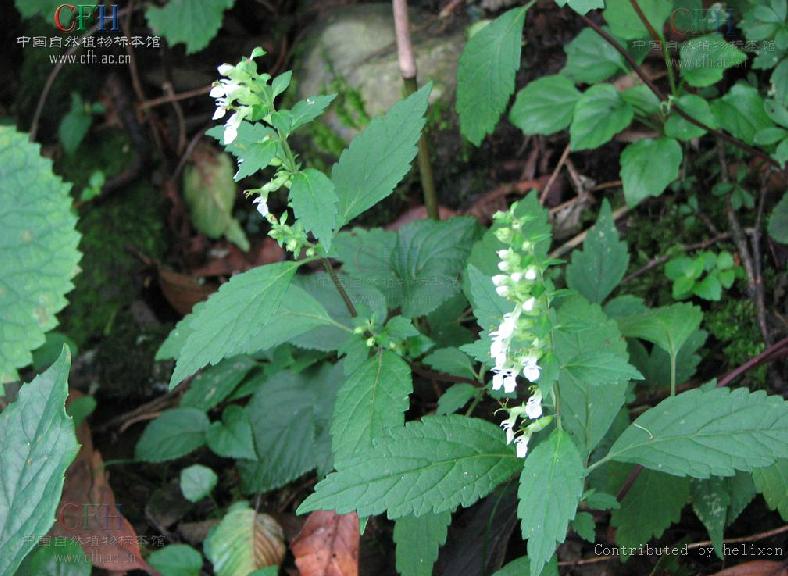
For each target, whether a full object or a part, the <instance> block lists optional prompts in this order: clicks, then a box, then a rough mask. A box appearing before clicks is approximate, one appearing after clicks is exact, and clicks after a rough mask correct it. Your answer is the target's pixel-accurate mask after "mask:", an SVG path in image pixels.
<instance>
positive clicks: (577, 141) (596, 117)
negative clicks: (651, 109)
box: [569, 84, 634, 150]
mask: <svg viewBox="0 0 788 576" xmlns="http://www.w3.org/2000/svg"><path fill="white" fill-rule="evenodd" d="M633 117H634V111H633V110H632V106H630V105H629V103H628V102H627V101H626V100H624V99H623V98H622V97H621V94H620V93H619V92H618V90H616V89H615V88H614V87H613V86H612V85H610V84H596V85H594V86H592V87H591V88H589V89H588V90H586V91H585V92H584V93H583V95H582V96H581V97H580V99H579V100H578V101H577V104H575V112H574V117H573V118H572V125H571V126H570V127H569V134H570V136H571V139H570V140H571V146H572V150H590V149H592V148H598V147H599V146H602V144H606V143H607V142H609V141H610V140H611V139H612V138H613V136H615V135H616V134H618V133H619V132H621V131H622V130H623V129H624V128H626V127H627V126H629V124H630V122H632V118H633Z"/></svg>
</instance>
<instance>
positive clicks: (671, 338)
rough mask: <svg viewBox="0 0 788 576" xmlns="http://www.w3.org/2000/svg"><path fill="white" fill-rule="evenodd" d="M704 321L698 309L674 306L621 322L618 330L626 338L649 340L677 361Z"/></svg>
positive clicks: (689, 306) (651, 310)
mask: <svg viewBox="0 0 788 576" xmlns="http://www.w3.org/2000/svg"><path fill="white" fill-rule="evenodd" d="M702 319H703V312H701V309H700V308H698V307H697V306H693V305H692V304H672V305H671V306H663V307H661V308H652V309H650V310H648V311H647V312H642V313H640V314H633V315H631V316H625V317H623V318H619V319H618V327H619V328H620V329H621V333H622V334H623V335H624V336H627V337H630V338H631V337H634V338H642V339H643V340H648V341H649V342H652V343H654V344H656V345H657V346H659V347H660V348H662V349H663V350H664V351H665V352H667V353H668V354H669V355H670V356H671V357H674V358H675V357H676V356H677V355H678V353H679V350H680V349H681V347H682V346H683V345H684V343H685V342H686V341H687V339H688V338H689V337H690V336H692V334H694V333H695V331H696V330H697V329H698V326H700V322H701V320H702Z"/></svg>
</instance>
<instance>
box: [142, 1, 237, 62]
mask: <svg viewBox="0 0 788 576" xmlns="http://www.w3.org/2000/svg"><path fill="white" fill-rule="evenodd" d="M234 3H235V0H169V2H167V5H166V6H164V7H163V8H159V7H157V6H153V5H152V6H150V7H148V9H147V11H146V12H145V17H146V18H147V19H148V24H149V25H150V27H151V28H152V29H153V31H154V32H156V34H161V35H162V36H164V37H165V38H166V39H167V42H169V43H170V44H185V45H186V53H187V54H191V53H193V52H197V51H199V50H202V49H203V48H205V47H206V46H207V45H208V43H209V42H210V41H211V40H212V39H213V37H214V36H216V33H217V32H219V28H220V27H221V25H222V18H223V16H224V11H225V10H227V9H229V8H232V7H233V4H234Z"/></svg>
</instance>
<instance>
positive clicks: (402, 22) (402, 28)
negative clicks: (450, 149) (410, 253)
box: [391, 0, 440, 220]
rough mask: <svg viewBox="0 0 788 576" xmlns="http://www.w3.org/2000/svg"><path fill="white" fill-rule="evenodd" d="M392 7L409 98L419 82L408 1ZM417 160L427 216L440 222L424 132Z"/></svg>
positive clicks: (393, 3)
mask: <svg viewBox="0 0 788 576" xmlns="http://www.w3.org/2000/svg"><path fill="white" fill-rule="evenodd" d="M391 7H392V11H393V13H394V29H395V33H396V38H397V57H398V61H399V71H400V74H401V75H402V85H403V87H404V93H405V96H406V97H407V96H410V95H411V94H413V93H414V92H415V91H416V89H417V88H418V81H417V79H416V58H415V57H414V56H413V45H412V44H411V41H410V24H409V22H408V0H392V1H391ZM417 160H418V164H419V177H420V179H421V189H422V193H423V195H424V206H425V208H426V209H427V215H428V216H429V217H430V218H432V219H433V220H439V219H440V214H439V211H438V196H437V194H436V192H435V180H434V179H433V176H432V164H431V163H430V147H429V143H428V142H427V137H426V135H425V133H424V131H422V133H421V136H420V137H419V148H418V155H417Z"/></svg>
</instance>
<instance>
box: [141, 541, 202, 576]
mask: <svg viewBox="0 0 788 576" xmlns="http://www.w3.org/2000/svg"><path fill="white" fill-rule="evenodd" d="M148 564H150V565H151V566H153V567H154V568H155V569H156V570H158V571H159V572H161V575H162V576H200V573H201V572H202V556H201V555H200V553H199V552H197V550H195V549H194V548H192V547H191V546H187V545H186V544H170V545H169V546H165V547H164V548H161V549H160V550H154V551H153V552H152V553H151V555H150V556H148Z"/></svg>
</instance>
